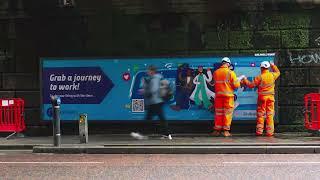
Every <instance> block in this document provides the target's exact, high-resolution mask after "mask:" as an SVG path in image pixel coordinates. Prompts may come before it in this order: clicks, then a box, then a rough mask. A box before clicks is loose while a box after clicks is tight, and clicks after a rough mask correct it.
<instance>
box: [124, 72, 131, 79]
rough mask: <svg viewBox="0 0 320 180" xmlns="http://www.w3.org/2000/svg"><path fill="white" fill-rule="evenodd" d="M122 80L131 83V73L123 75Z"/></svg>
mask: <svg viewBox="0 0 320 180" xmlns="http://www.w3.org/2000/svg"><path fill="white" fill-rule="evenodd" d="M122 78H123V80H125V81H129V80H130V74H129V73H127V72H126V73H124V74H123V75H122Z"/></svg>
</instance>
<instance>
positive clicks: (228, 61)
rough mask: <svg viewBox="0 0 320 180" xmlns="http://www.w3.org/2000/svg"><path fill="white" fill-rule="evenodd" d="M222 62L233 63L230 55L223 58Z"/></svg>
mask: <svg viewBox="0 0 320 180" xmlns="http://www.w3.org/2000/svg"><path fill="white" fill-rule="evenodd" d="M221 62H227V63H229V64H231V60H230V59H229V58H228V57H224V58H222V60H221Z"/></svg>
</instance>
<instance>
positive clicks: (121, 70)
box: [41, 54, 274, 121]
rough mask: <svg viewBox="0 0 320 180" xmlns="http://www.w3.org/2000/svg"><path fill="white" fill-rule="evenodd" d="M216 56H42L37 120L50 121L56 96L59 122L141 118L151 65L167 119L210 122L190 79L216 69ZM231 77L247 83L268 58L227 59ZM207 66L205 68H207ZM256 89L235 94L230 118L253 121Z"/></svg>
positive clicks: (211, 89) (210, 116)
mask: <svg viewBox="0 0 320 180" xmlns="http://www.w3.org/2000/svg"><path fill="white" fill-rule="evenodd" d="M221 58H222V57H169V58H127V59H115V58H114V59H112V58H105V59H94V58H87V59H68V58H64V59H63V58H61V59H54V58H42V61H41V62H42V64H41V66H42V72H41V79H42V119H44V120H51V119H52V109H51V108H52V107H51V102H50V96H53V95H57V96H59V97H60V98H61V102H62V105H61V119H62V120H78V119H79V114H81V113H86V114H88V117H89V120H101V121H107V120H119V121H120V120H143V119H144V116H145V107H144V97H143V95H142V93H141V89H142V87H143V83H144V78H145V77H146V75H147V74H146V72H147V67H148V66H149V65H154V66H156V67H157V68H158V73H160V74H162V76H163V77H164V78H165V79H167V80H168V81H169V82H170V87H171V88H172V89H173V90H174V96H173V97H172V98H171V99H170V100H169V101H167V102H166V103H165V107H164V110H165V115H166V118H167V119H168V120H193V121H200V120H213V118H214V112H213V111H214V110H213V109H212V108H211V107H209V108H206V107H205V106H199V105H196V103H195V98H194V97H193V95H194V93H195V91H196V89H195V84H194V82H193V79H194V78H195V77H196V76H197V74H198V67H199V66H201V67H203V69H204V72H203V73H204V74H205V75H206V76H207V77H208V73H207V71H209V70H210V71H211V72H212V73H213V72H214V71H215V70H216V69H217V68H219V66H220V61H221ZM229 58H230V59H231V61H232V65H233V70H234V71H235V72H236V74H237V76H240V75H245V76H246V77H248V79H249V80H252V79H253V78H254V77H255V76H257V75H258V74H260V67H259V65H260V63H261V62H262V61H273V60H274V54H256V55H252V56H241V57H238V56H235V57H232V56H231V57H229ZM208 68H209V69H208ZM204 85H205V86H206V87H207V88H206V91H207V92H208V94H211V95H212V96H211V95H209V96H207V98H208V100H209V101H210V102H211V103H212V104H210V106H211V105H212V106H213V101H214V86H213V85H214V83H213V81H212V82H206V84H204ZM256 91H257V89H249V88H243V87H241V88H238V89H237V90H236V91H235V95H236V102H235V104H236V108H235V112H234V120H236V121H241V120H255V118H256V101H257V92H256Z"/></svg>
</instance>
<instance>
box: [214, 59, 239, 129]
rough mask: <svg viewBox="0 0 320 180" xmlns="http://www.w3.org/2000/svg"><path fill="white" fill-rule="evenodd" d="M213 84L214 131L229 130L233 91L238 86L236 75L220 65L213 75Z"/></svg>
mask: <svg viewBox="0 0 320 180" xmlns="http://www.w3.org/2000/svg"><path fill="white" fill-rule="evenodd" d="M213 78H214V83H215V93H216V96H215V99H214V107H215V117H214V123H215V125H214V129H215V130H218V131H220V130H230V126H231V122H232V115H233V110H234V89H236V88H238V87H239V86H240V82H239V81H238V80H237V76H236V73H235V72H233V71H231V70H229V68H228V66H227V65H222V66H221V67H220V68H219V69H218V70H216V71H215V72H214V74H213Z"/></svg>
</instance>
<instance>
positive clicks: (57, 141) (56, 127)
mask: <svg viewBox="0 0 320 180" xmlns="http://www.w3.org/2000/svg"><path fill="white" fill-rule="evenodd" d="M51 103H52V110H53V119H52V125H53V145H54V146H60V145H61V130H60V104H61V99H60V97H58V96H51Z"/></svg>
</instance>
